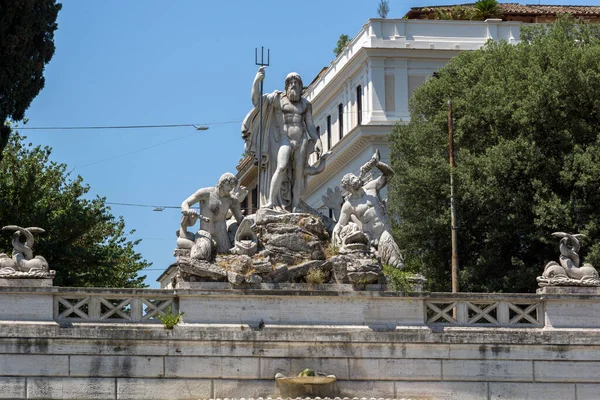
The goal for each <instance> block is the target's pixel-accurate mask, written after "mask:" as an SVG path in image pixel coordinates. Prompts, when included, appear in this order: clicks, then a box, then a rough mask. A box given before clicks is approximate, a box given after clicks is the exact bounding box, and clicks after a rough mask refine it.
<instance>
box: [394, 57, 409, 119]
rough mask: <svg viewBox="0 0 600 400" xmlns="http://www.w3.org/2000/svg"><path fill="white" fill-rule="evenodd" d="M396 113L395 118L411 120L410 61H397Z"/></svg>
mask: <svg viewBox="0 0 600 400" xmlns="http://www.w3.org/2000/svg"><path fill="white" fill-rule="evenodd" d="M395 74H396V113H395V117H396V118H397V119H400V118H410V113H409V112H408V96H409V93H408V60H407V59H400V60H396V70H395Z"/></svg>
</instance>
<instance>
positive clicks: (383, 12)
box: [377, 0, 390, 18]
mask: <svg viewBox="0 0 600 400" xmlns="http://www.w3.org/2000/svg"><path fill="white" fill-rule="evenodd" d="M389 12H390V2H389V1H388V0H380V1H379V6H378V7H377V14H379V17H381V18H387V15H388V13H389Z"/></svg>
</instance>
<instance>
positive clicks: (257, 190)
mask: <svg viewBox="0 0 600 400" xmlns="http://www.w3.org/2000/svg"><path fill="white" fill-rule="evenodd" d="M259 104H260V106H259V107H260V125H259V128H258V166H257V176H256V202H257V203H258V204H257V208H261V207H262V204H261V203H262V196H261V195H260V175H261V171H262V139H263V112H262V110H263V81H260V102H259Z"/></svg>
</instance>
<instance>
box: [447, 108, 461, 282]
mask: <svg viewBox="0 0 600 400" xmlns="http://www.w3.org/2000/svg"><path fill="white" fill-rule="evenodd" d="M448 145H449V147H450V230H451V233H452V293H457V292H458V291H459V284H458V249H457V237H456V208H455V204H454V127H453V124H452V100H448Z"/></svg>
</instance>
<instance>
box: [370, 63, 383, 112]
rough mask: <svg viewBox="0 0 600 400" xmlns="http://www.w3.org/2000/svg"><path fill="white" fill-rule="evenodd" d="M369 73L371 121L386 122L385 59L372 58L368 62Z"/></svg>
mask: <svg viewBox="0 0 600 400" xmlns="http://www.w3.org/2000/svg"><path fill="white" fill-rule="evenodd" d="M368 73H369V89H370V90H369V96H370V99H369V103H368V109H369V110H371V112H370V116H371V118H370V120H371V121H373V122H375V121H378V122H379V121H385V120H386V118H385V59H383V58H370V59H369V60H368Z"/></svg>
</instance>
